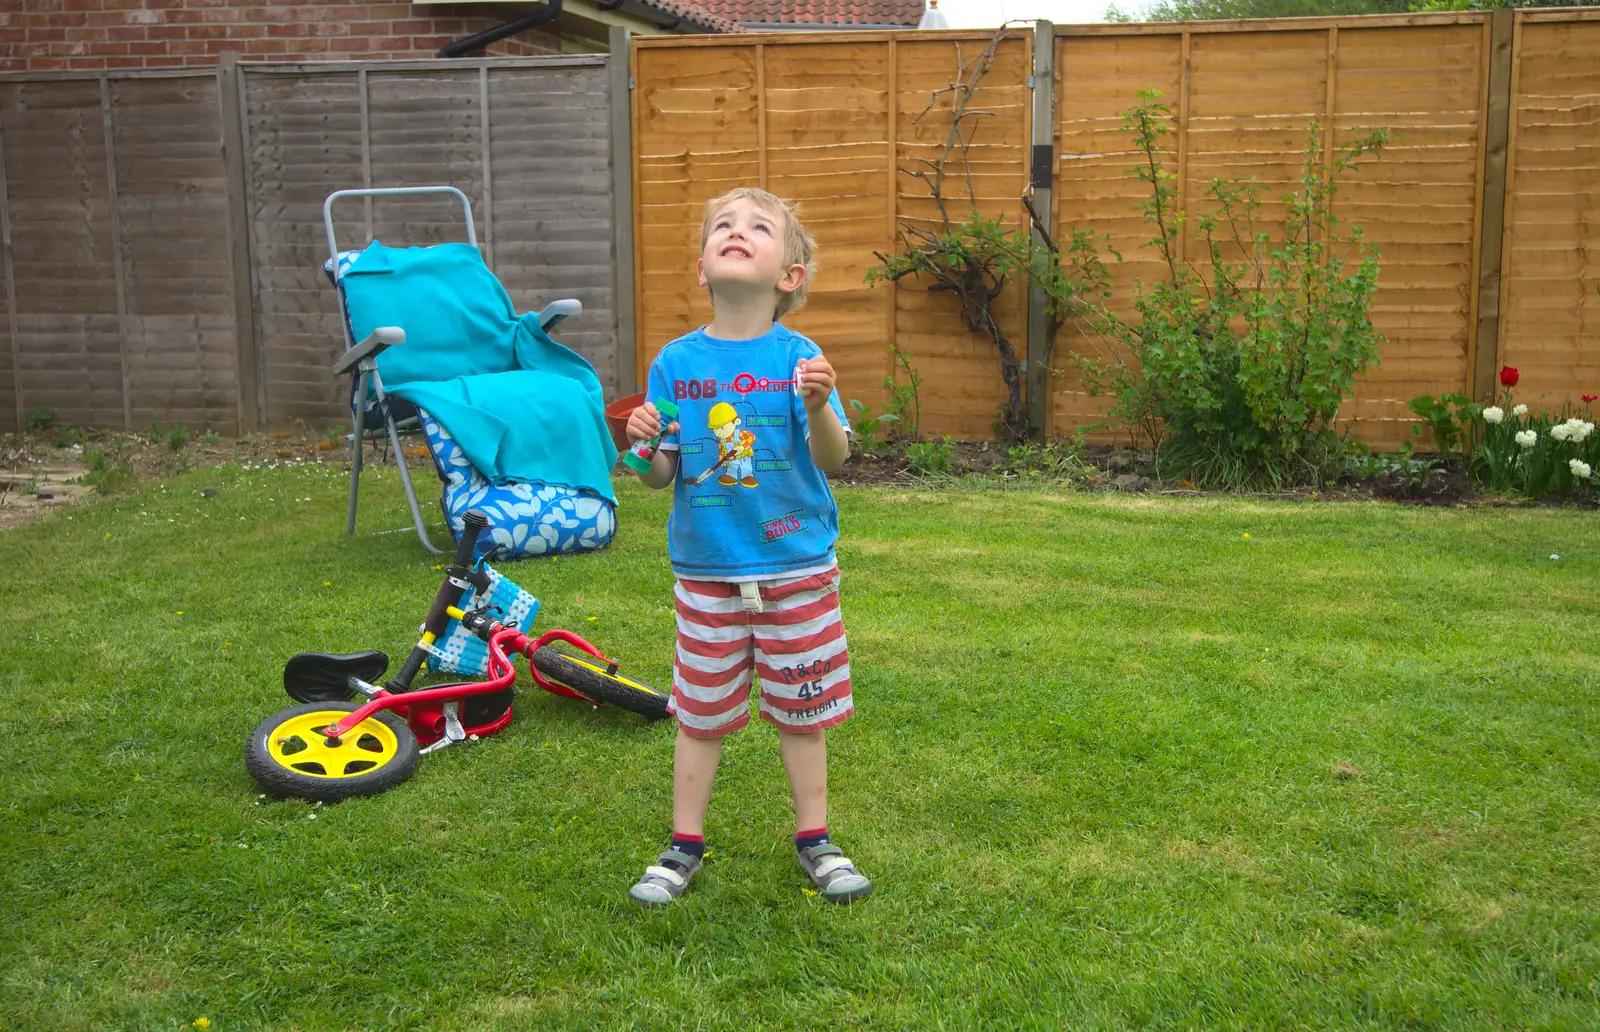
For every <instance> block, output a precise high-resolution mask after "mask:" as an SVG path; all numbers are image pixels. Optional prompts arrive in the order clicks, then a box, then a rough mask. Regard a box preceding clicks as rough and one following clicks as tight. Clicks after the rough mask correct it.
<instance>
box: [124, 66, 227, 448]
mask: <svg viewBox="0 0 1600 1032" xmlns="http://www.w3.org/2000/svg"><path fill="white" fill-rule="evenodd" d="M110 91H111V102H112V120H111V124H112V126H113V128H114V139H115V144H114V147H113V150H114V151H115V154H116V182H117V217H118V219H119V220H120V226H119V234H118V235H119V239H120V240H121V243H122V261H123V266H124V273H123V280H124V285H125V287H124V289H125V293H126V302H125V308H126V313H127V314H126V317H125V321H124V338H125V341H124V342H125V345H126V349H127V362H128V393H129V416H130V420H131V422H132V424H133V425H134V426H135V427H146V426H149V425H151V424H152V423H174V422H176V423H185V424H188V425H192V426H208V427H216V428H219V429H224V430H229V431H232V430H234V429H236V428H237V426H238V417H239V409H238V376H239V370H238V364H237V358H238V343H237V341H236V339H235V336H236V332H235V326H234V312H233V306H234V297H233V280H232V274H231V266H230V264H229V261H230V259H229V248H228V235H227V232H226V229H225V226H226V222H227V213H228V190H227V183H226V181H225V178H224V165H223V156H222V152H221V148H220V143H221V140H222V130H221V114H220V110H219V103H220V98H219V97H218V94H217V80H216V77H215V76H214V75H206V76H203V77H189V78H129V79H114V80H112V81H111V84H110Z"/></svg>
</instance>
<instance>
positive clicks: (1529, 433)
mask: <svg viewBox="0 0 1600 1032" xmlns="http://www.w3.org/2000/svg"><path fill="white" fill-rule="evenodd" d="M1516 442H1517V443H1518V444H1520V445H1522V446H1523V447H1524V448H1532V447H1533V446H1534V445H1535V444H1537V443H1538V442H1539V434H1538V432H1537V431H1534V430H1518V431H1517V436H1516Z"/></svg>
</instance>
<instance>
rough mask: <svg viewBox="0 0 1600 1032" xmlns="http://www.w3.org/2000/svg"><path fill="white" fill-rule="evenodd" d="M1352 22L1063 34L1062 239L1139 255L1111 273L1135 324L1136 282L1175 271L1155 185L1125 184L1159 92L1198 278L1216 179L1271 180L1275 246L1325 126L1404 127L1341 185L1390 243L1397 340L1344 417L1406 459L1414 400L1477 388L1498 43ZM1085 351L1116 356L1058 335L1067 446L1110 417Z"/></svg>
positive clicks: (1269, 222) (1459, 30) (1383, 306)
mask: <svg viewBox="0 0 1600 1032" xmlns="http://www.w3.org/2000/svg"><path fill="white" fill-rule="evenodd" d="M1291 24H1292V23H1291ZM1350 24H1352V25H1356V26H1358V27H1356V28H1348V27H1347V28H1340V27H1338V26H1333V25H1330V26H1327V27H1323V28H1318V29H1311V30H1295V29H1292V28H1289V29H1280V30H1274V31H1245V30H1242V29H1241V30H1239V31H1216V32H1193V33H1186V32H1184V31H1183V30H1182V29H1181V28H1180V29H1177V30H1176V31H1174V32H1173V33H1172V34H1170V35H1165V36H1163V35H1155V34H1150V33H1148V32H1144V31H1139V32H1133V33H1130V34H1122V33H1121V32H1119V31H1118V30H1117V29H1115V28H1107V29H1105V30H1097V31H1092V32H1084V31H1083V30H1073V31H1074V33H1075V34H1073V35H1068V36H1064V37H1062V38H1061V39H1060V40H1059V42H1058V51H1057V84H1058V86H1057V88H1058V98H1057V110H1058V116H1057V117H1058V132H1059V138H1058V146H1059V151H1060V153H1059V159H1058V160H1059V165H1060V175H1059V182H1058V184H1057V195H1058V197H1059V198H1060V199H1059V202H1058V216H1057V232H1058V234H1061V235H1066V234H1069V233H1070V232H1071V230H1072V228H1074V227H1088V228H1092V229H1094V230H1096V231H1099V232H1104V233H1109V234H1110V236H1111V238H1112V239H1111V243H1112V245H1113V246H1114V247H1116V248H1117V249H1118V250H1119V251H1120V252H1121V253H1122V254H1123V256H1124V258H1125V259H1127V260H1126V261H1124V262H1122V263H1119V264H1112V265H1111V266H1110V269H1111V273H1112V277H1113V284H1114V293H1113V304H1114V306H1115V307H1116V308H1117V309H1118V310H1119V311H1122V312H1124V313H1126V312H1130V311H1131V309H1132V297H1133V289H1134V284H1135V282H1137V281H1141V280H1142V281H1144V282H1153V281H1154V280H1156V279H1160V278H1165V277H1167V276H1168V275H1170V273H1169V272H1168V271H1167V269H1166V268H1165V265H1164V263H1163V262H1161V260H1160V258H1159V252H1158V251H1157V250H1156V249H1155V248H1154V247H1151V246H1149V244H1148V241H1150V240H1151V239H1152V238H1154V237H1155V236H1156V231H1155V229H1154V227H1153V226H1151V224H1150V223H1148V222H1146V221H1144V219H1143V218H1142V217H1141V216H1140V215H1139V214H1138V213H1137V212H1136V207H1137V205H1138V204H1139V203H1140V202H1141V201H1143V200H1144V199H1146V198H1147V197H1148V196H1149V188H1148V186H1147V185H1146V184H1144V183H1143V182H1141V181H1139V180H1138V179H1137V178H1136V177H1135V176H1133V175H1132V174H1131V173H1130V171H1129V170H1130V169H1131V168H1132V167H1133V166H1134V164H1135V163H1136V162H1137V161H1138V160H1139V157H1140V156H1139V154H1138V152H1137V151H1136V150H1134V149H1133V135H1132V133H1131V132H1130V131H1129V129H1128V128H1127V127H1126V126H1125V125H1123V123H1122V121H1121V117H1120V116H1121V113H1122V112H1123V111H1125V110H1127V109H1128V108H1130V107H1132V106H1133V104H1134V103H1135V102H1136V100H1137V95H1138V93H1139V92H1140V91H1141V90H1146V89H1154V90H1157V91H1159V92H1160V93H1162V94H1163V97H1162V103H1164V104H1166V105H1167V106H1168V107H1169V108H1170V109H1171V112H1172V118H1171V122H1170V123H1169V128H1170V133H1169V135H1168V136H1167V137H1165V139H1164V141H1163V142H1164V145H1165V147H1166V150H1165V151H1164V154H1163V157H1164V162H1165V165H1166V169H1167V171H1169V172H1172V173H1175V174H1177V175H1178V177H1179V181H1178V183H1177V184H1176V187H1177V189H1178V190H1179V195H1180V197H1181V198H1182V199H1183V202H1184V206H1185V211H1186V213H1187V220H1186V222H1185V225H1184V229H1183V234H1182V239H1181V242H1180V253H1182V254H1183V255H1184V257H1185V258H1186V260H1187V261H1189V262H1190V263H1192V264H1193V265H1194V266H1195V267H1196V269H1198V270H1199V271H1200V272H1201V273H1202V274H1205V273H1206V271H1207V269H1206V267H1207V264H1208V263H1207V261H1206V257H1207V255H1206V249H1205V242H1204V239H1203V237H1202V234H1201V233H1200V231H1199V229H1198V228H1197V227H1196V220H1197V218H1198V216H1199V215H1201V214H1202V213H1204V212H1207V211H1210V210H1211V209H1212V208H1213V207H1214V206H1215V205H1214V202H1212V201H1211V200H1210V198H1208V197H1207V196H1206V186H1207V184H1208V183H1209V182H1210V181H1211V180H1212V179H1214V178H1221V179H1225V180H1233V181H1239V180H1244V179H1254V180H1255V181H1257V182H1258V183H1260V184H1261V199H1262V201H1263V202H1264V203H1263V206H1262V209H1261V212H1260V215H1259V228H1264V229H1267V230H1269V231H1271V232H1273V233H1274V235H1275V236H1279V235H1281V229H1282V219H1283V212H1284V209H1283V204H1282V199H1283V197H1284V195H1285V194H1287V193H1288V192H1289V191H1290V190H1291V189H1293V188H1294V187H1295V185H1296V184H1297V181H1298V179H1299V175H1300V170H1301V167H1302V158H1303V154H1304V149H1305V146H1306V141H1307V137H1306V131H1307V127H1308V126H1309V124H1310V123H1311V122H1312V121H1316V122H1318V123H1319V124H1320V125H1322V126H1329V125H1331V126H1332V127H1333V137H1332V139H1333V143H1334V146H1335V147H1336V148H1337V147H1339V146H1342V145H1343V144H1344V143H1346V142H1348V141H1349V140H1351V139H1352V138H1354V137H1355V135H1356V134H1357V133H1358V132H1359V131H1362V130H1366V129H1372V128H1377V127H1379V126H1388V127H1391V128H1393V129H1395V130H1396V139H1395V142H1394V143H1393V144H1392V145H1391V146H1390V147H1389V148H1387V149H1386V151H1385V153H1384V156H1383V158H1382V159H1381V160H1369V161H1367V162H1366V163H1364V164H1363V165H1362V166H1361V167H1360V168H1359V169H1358V170H1357V171H1356V172H1355V173H1354V174H1352V175H1350V176H1348V177H1346V179H1345V181H1344V183H1343V185H1342V187H1341V192H1340V194H1339V196H1338V198H1337V200H1336V201H1335V204H1334V212H1335V214H1336V215H1338V216H1339V218H1340V219H1341V220H1342V221H1344V222H1345V223H1346V224H1347V225H1348V224H1349V223H1357V224H1360V225H1361V226H1362V227H1363V229H1364V231H1365V232H1366V234H1367V238H1368V239H1369V240H1371V241H1373V242H1375V243H1377V244H1378V245H1379V247H1380V250H1381V267H1382V275H1381V277H1380V281H1379V292H1378V296H1377V299H1376V300H1375V302H1374V306H1373V322H1374V324H1375V325H1376V327H1377V328H1378V329H1379V330H1380V331H1381V332H1383V333H1384V334H1385V335H1386V336H1387V337H1388V338H1389V343H1388V344H1387V345H1386V346H1385V347H1384V349H1383V352H1382V358H1381V360H1380V364H1379V366H1378V367H1377V368H1376V369H1374V370H1373V371H1372V372H1371V373H1369V374H1368V376H1366V377H1365V378H1363V380H1361V381H1360V382H1359V383H1358V384H1357V387H1356V390H1355V394H1354V397H1353V398H1352V399H1351V401H1350V402H1349V403H1348V404H1347V405H1346V407H1345V409H1344V410H1343V411H1342V412H1341V417H1343V418H1344V419H1346V420H1348V421H1349V423H1350V426H1351V429H1352V430H1353V431H1354V432H1355V433H1356V434H1357V436H1358V437H1360V438H1361V439H1363V440H1366V441H1368V442H1369V443H1372V444H1375V445H1379V446H1386V447H1396V446H1398V445H1399V443H1400V442H1401V440H1402V439H1403V438H1404V436H1405V434H1406V432H1407V429H1408V427H1407V424H1408V423H1409V420H1410V417H1409V415H1408V414H1407V413H1406V403H1407V401H1408V400H1409V399H1410V398H1412V397H1415V396H1416V395H1419V394H1426V393H1431V394H1438V393H1441V392H1444V391H1459V390H1465V389H1467V388H1468V378H1469V373H1468V370H1467V354H1468V350H1469V348H1470V346H1471V333H1472V320H1471V316H1472V306H1473V297H1474V290H1475V284H1476V264H1475V256H1476V255H1477V253H1478V248H1477V242H1478V241H1477V211H1478V205H1479V195H1478V180H1479V177H1480V176H1481V160H1482V159H1481V151H1482V138H1483V123H1482V115H1481V112H1482V105H1483V97H1482V93H1483V89H1484V76H1486V74H1487V42H1488V37H1487V34H1486V31H1485V29H1484V27H1483V26H1482V25H1481V24H1473V23H1467V24H1437V25H1434V24H1429V25H1417V26H1409V27H1390V26H1383V27H1373V28H1361V27H1359V26H1360V25H1361V23H1360V22H1359V20H1358V21H1354V22H1351V23H1350ZM1078 33H1082V34H1078ZM1332 156H1333V155H1332V154H1331V153H1325V154H1324V160H1330V159H1331V158H1332ZM1072 351H1078V352H1082V353H1088V354H1102V355H1103V354H1105V353H1106V348H1105V345H1104V343H1103V342H1099V341H1096V340H1094V339H1092V338H1091V336H1090V335H1089V334H1087V333H1086V332H1085V329H1084V328H1083V327H1081V326H1076V325H1073V326H1068V327H1065V328H1064V329H1063V331H1062V333H1061V334H1060V335H1059V339H1058V343H1057V361H1056V366H1057V368H1058V369H1060V370H1062V371H1063V372H1064V374H1065V375H1062V376H1060V377H1059V378H1057V380H1056V384H1057V389H1056V391H1055V397H1054V421H1053V429H1054V430H1055V432H1057V433H1066V432H1070V431H1071V430H1072V429H1073V428H1075V427H1076V426H1079V425H1083V424H1086V423H1091V422H1094V421H1095V420H1097V419H1099V418H1102V417H1103V415H1104V413H1105V411H1106V407H1107V404H1108V399H1106V398H1104V397H1100V398H1091V397H1089V396H1088V395H1087V394H1086V393H1085V391H1084V390H1083V388H1082V385H1081V381H1080V379H1079V378H1078V376H1077V375H1076V373H1075V372H1074V371H1072V370H1071V367H1070V362H1069V361H1067V356H1068V353H1069V352H1072Z"/></svg>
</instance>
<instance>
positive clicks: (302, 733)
mask: <svg viewBox="0 0 1600 1032" xmlns="http://www.w3.org/2000/svg"><path fill="white" fill-rule="evenodd" d="M356 709H357V704H356V703H351V702H311V703H307V704H305V705H303V706H295V707H294V708H292V709H286V710H284V711H283V712H281V713H276V714H273V715H272V716H270V717H268V718H267V719H266V720H263V721H262V722H261V723H260V724H257V725H256V729H255V730H254V731H252V732H251V733H250V738H249V740H248V741H246V742H245V746H244V765H245V767H246V769H248V770H249V771H250V773H251V775H253V776H254V777H255V779H256V780H257V781H259V782H260V783H261V786H262V787H263V788H265V789H266V790H267V791H268V792H271V793H272V794H273V795H278V796H294V797H296V798H299V799H317V800H322V801H324V802H333V801H335V800H339V799H348V798H350V797H351V796H363V795H373V794H375V793H378V792H382V791H384V790H386V789H390V788H393V787H394V786H395V785H398V784H400V782H402V781H404V780H406V779H407V778H409V777H410V776H411V775H412V774H413V773H415V772H416V769H417V762H418V761H419V760H420V759H421V753H420V752H419V751H418V750H417V736H416V735H415V734H413V733H412V731H411V728H410V727H408V726H406V722H405V721H404V720H402V719H401V718H400V717H398V716H396V715H395V714H393V713H391V712H389V711H387V710H380V711H378V712H377V713H374V714H373V715H372V716H370V717H368V718H367V719H366V720H363V721H362V722H361V723H360V724H357V725H356V726H355V727H354V728H352V729H350V731H349V732H347V733H345V734H343V735H341V736H339V739H338V741H337V744H329V742H328V741H327V737H326V736H325V735H324V734H323V733H322V732H323V730H324V729H325V728H327V727H328V726H330V725H332V724H336V723H338V722H339V721H340V720H342V719H344V718H345V717H346V716H348V715H349V714H351V713H353V712H355V710H356Z"/></svg>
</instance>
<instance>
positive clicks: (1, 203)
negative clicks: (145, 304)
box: [0, 125, 28, 433]
mask: <svg viewBox="0 0 1600 1032" xmlns="http://www.w3.org/2000/svg"><path fill="white" fill-rule="evenodd" d="M6 182H7V180H6V137H5V126H3V125H0V269H3V271H4V273H5V277H6V331H7V333H8V334H9V336H8V338H7V339H8V340H9V341H10V342H11V403H12V406H13V407H14V408H15V410H16V418H17V424H16V427H15V429H16V430H17V432H18V433H21V432H22V431H23V430H26V429H27V428H28V426H27V423H26V422H25V421H24V419H23V411H24V409H23V404H22V341H21V340H20V338H19V337H18V335H17V263H16V261H15V260H14V258H13V257H12V254H11V198H10V196H9V194H8V192H7V189H6Z"/></svg>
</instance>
